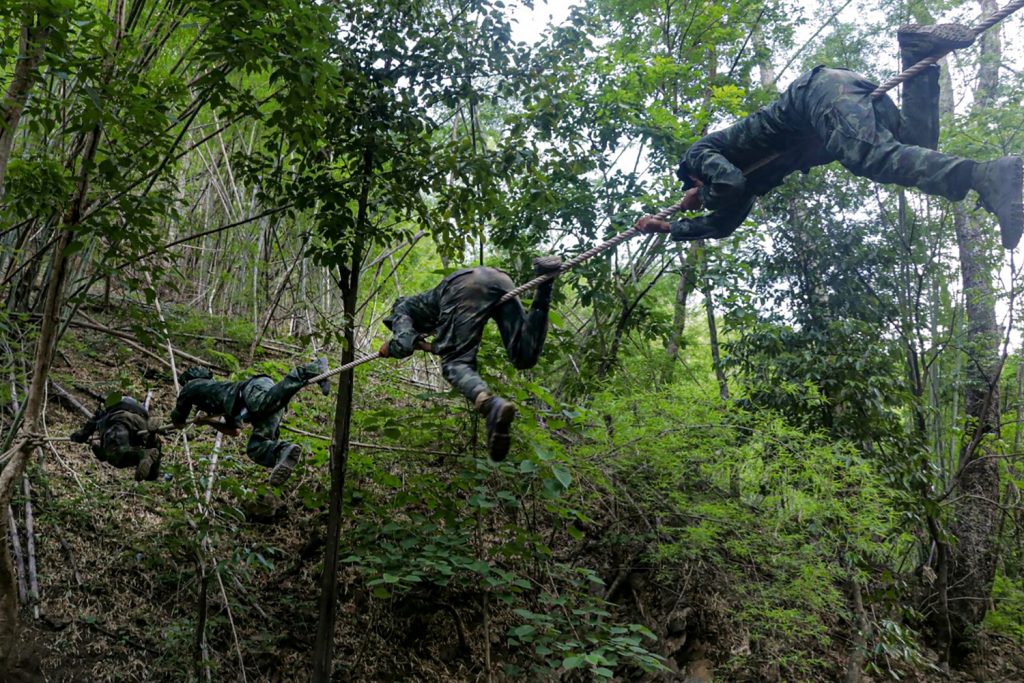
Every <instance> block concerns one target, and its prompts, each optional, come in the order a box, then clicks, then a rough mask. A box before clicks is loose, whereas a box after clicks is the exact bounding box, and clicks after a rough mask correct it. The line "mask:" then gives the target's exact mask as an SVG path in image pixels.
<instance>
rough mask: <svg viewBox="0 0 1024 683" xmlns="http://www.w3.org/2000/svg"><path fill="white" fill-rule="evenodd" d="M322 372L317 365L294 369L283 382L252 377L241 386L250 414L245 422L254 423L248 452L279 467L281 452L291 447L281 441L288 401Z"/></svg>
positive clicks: (254, 457)
mask: <svg viewBox="0 0 1024 683" xmlns="http://www.w3.org/2000/svg"><path fill="white" fill-rule="evenodd" d="M319 373H320V370H319V368H318V366H317V365H316V363H309V364H307V365H303V366H301V367H298V368H295V369H293V370H292V371H291V372H289V373H288V374H287V375H286V376H285V378H284V379H282V380H281V381H280V382H276V383H275V382H274V380H273V379H271V378H270V377H267V376H265V375H264V376H261V377H253V378H252V379H251V380H249V381H248V382H246V383H245V384H244V385H243V386H242V391H241V395H242V399H243V400H244V401H245V408H246V411H247V414H246V415H245V417H244V419H245V420H246V421H247V422H250V423H251V424H252V434H251V435H250V436H249V443H248V444H247V445H246V448H245V452H246V454H247V455H248V456H249V457H250V458H252V460H253V461H254V462H256V463H258V464H260V465H263V466H264V467H273V466H274V465H276V464H277V461H278V458H279V456H280V453H281V451H283V450H284V449H285V448H287V447H288V446H290V445H291V444H290V443H289V442H287V441H281V440H279V436H280V433H281V421H282V420H283V419H284V413H285V411H286V410H287V409H288V402H289V401H291V400H292V397H293V396H295V394H297V393H298V392H299V390H300V389H302V388H303V387H304V386H306V381H307V380H309V379H311V378H313V377H315V376H316V375H318V374H319Z"/></svg>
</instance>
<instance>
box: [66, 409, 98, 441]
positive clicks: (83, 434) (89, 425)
mask: <svg viewBox="0 0 1024 683" xmlns="http://www.w3.org/2000/svg"><path fill="white" fill-rule="evenodd" d="M103 412H104V411H103V410H102V409H100V410H97V411H96V414H95V415H93V416H92V417H90V418H89V421H88V422H86V423H85V424H84V425H82V426H81V428H79V430H78V431H77V432H75V433H74V434H72V435H71V436H70V437H68V438H70V439H71V440H72V441H74V442H75V443H85V442H86V441H88V440H89V437H90V436H92V435H93V433H94V432H95V431H96V423H97V422H98V421H99V419H100V418H101V417H103Z"/></svg>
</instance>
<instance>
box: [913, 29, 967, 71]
mask: <svg viewBox="0 0 1024 683" xmlns="http://www.w3.org/2000/svg"><path fill="white" fill-rule="evenodd" d="M974 38H975V35H974V31H972V30H971V28H970V27H968V26H964V25H963V24H934V25H932V26H926V25H923V24H906V25H904V26H900V27H899V28H898V29H897V30H896V40H897V41H899V44H900V54H901V56H902V57H903V68H904V69H908V68H910V67H911V66H913V65H914V64H917V63H918V62H919V61H921V60H922V59H924V58H925V57H931V56H933V55H944V54H946V53H947V52H950V51H951V50H959V49H961V48H964V47H969V46H970V45H971V44H972V43H973V42H974Z"/></svg>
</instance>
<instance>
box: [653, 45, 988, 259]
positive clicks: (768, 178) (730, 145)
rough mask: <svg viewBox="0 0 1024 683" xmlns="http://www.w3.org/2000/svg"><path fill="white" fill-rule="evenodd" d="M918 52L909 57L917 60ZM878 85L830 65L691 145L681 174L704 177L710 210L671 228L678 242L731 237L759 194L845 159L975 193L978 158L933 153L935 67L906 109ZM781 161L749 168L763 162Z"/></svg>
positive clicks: (910, 182) (927, 188)
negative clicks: (875, 95) (878, 93)
mask: <svg viewBox="0 0 1024 683" xmlns="http://www.w3.org/2000/svg"><path fill="white" fill-rule="evenodd" d="M916 60H917V55H908V56H907V59H905V60H904V61H905V63H906V62H908V61H909V62H910V63H913V62H914V61H916ZM876 87H877V86H876V85H875V84H874V83H872V82H870V81H868V80H867V79H866V78H864V77H863V76H860V75H858V74H856V73H854V72H852V71H848V70H846V69H830V68H826V67H824V66H819V67H816V68H815V69H814V70H812V71H810V72H808V73H806V74H804V75H802V76H800V77H799V78H797V79H796V81H794V82H793V83H792V84H791V85H790V86H789V87H788V88H786V90H785V92H783V93H782V95H781V96H780V97H779V99H778V100H776V101H775V102H773V103H772V104H770V105H768V106H767V107H765V108H763V109H761V110H760V111H758V112H755V113H754V114H751V115H750V116H747V117H746V118H744V119H743V120H741V121H739V122H737V123H735V124H734V125H732V126H729V127H728V128H726V129H724V130H721V131H717V132H714V133H711V134H709V135H706V136H704V137H703V138H701V139H700V140H699V141H697V142H696V143H695V144H694V145H693V146H692V147H690V149H689V150H688V151H687V153H686V156H685V157H684V159H683V163H682V164H681V165H680V168H679V175H680V179H681V180H683V181H684V182H686V183H690V182H692V181H689V179H688V178H687V177H685V176H691V175H692V176H694V177H696V178H699V179H700V180H701V181H702V182H703V183H704V186H703V187H702V188H701V189H700V197H701V200H702V201H703V204H704V207H705V208H706V209H708V210H709V211H711V213H710V214H708V215H705V216H700V217H698V218H693V219H684V220H680V221H676V222H674V223H672V224H671V232H672V237H673V239H676V240H692V239H702V238H707V237H711V238H717V237H726V236H728V235H730V234H732V233H733V231H735V230H736V228H737V227H739V226H740V224H741V223H742V222H743V221H744V219H745V218H746V217H747V215H748V214H749V213H750V210H751V208H752V207H753V204H754V199H755V198H756V197H758V196H761V195H763V194H766V193H767V192H768V191H769V190H771V189H772V188H774V187H777V186H778V185H780V184H781V183H782V181H783V179H784V178H785V177H786V176H787V175H789V174H790V173H793V172H794V171H798V170H799V171H803V172H805V173H806V172H807V171H809V170H810V168H811V167H812V166H820V165H823V164H827V163H830V162H832V161H839V162H840V163H841V164H842V165H843V166H845V167H846V168H847V169H849V170H850V171H851V172H853V173H854V174H856V175H859V176H863V177H866V178H870V179H871V180H875V181H877V182H880V183H892V184H896V185H903V186H907V187H917V188H918V189H920V190H922V191H923V192H926V193H928V194H932V195H938V196H941V197H945V198H947V199H951V200H954V201H959V200H962V199H963V198H964V197H965V196H966V195H967V191H968V190H969V189H971V182H972V172H973V170H974V167H975V165H976V164H975V162H973V161H971V160H969V159H963V158H961V157H956V156H952V155H949V154H943V153H941V152H937V151H935V147H936V146H937V145H938V136H939V128H938V120H939V109H938V105H939V74H938V67H934V68H930V69H927V70H925V72H924V73H922V74H921V75H920V76H918V77H917V78H914V79H911V80H910V81H908V82H907V83H906V84H905V85H904V91H903V92H904V102H903V111H902V112H901V111H900V110H899V109H897V107H896V105H895V104H894V103H893V101H892V100H891V99H889V97H888V96H883V97H880V98H878V99H874V100H872V99H871V97H870V94H871V92H872V91H874V90H875V88H876ZM775 154H778V155H779V156H778V157H777V158H773V159H772V160H771V161H769V162H767V163H765V164H764V165H762V166H760V167H757V168H756V169H755V170H752V171H750V172H749V173H748V174H747V176H746V177H744V174H743V169H749V168H751V167H752V166H756V165H757V164H758V163H759V162H761V161H762V160H764V159H766V158H771V157H772V156H773V155H775Z"/></svg>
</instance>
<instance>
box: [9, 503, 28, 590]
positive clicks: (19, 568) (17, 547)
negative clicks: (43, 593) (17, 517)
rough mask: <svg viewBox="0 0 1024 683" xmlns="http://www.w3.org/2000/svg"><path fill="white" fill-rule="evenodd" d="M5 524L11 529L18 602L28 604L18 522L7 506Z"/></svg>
mask: <svg viewBox="0 0 1024 683" xmlns="http://www.w3.org/2000/svg"><path fill="white" fill-rule="evenodd" d="M7 525H8V526H9V527H10V530H11V551H12V552H13V553H14V571H15V573H16V574H17V575H18V602H19V603H20V604H22V605H25V604H28V581H27V580H26V579H25V555H24V554H23V553H22V551H21V538H19V536H18V524H17V522H15V521H14V510H12V509H11V506H10V505H8V506H7Z"/></svg>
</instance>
